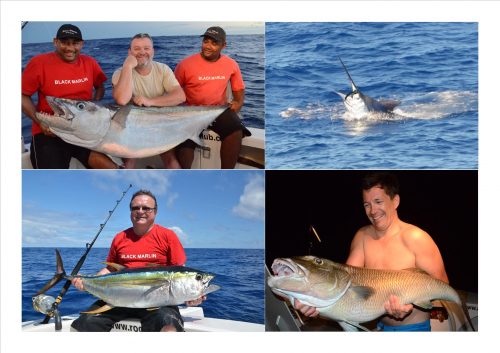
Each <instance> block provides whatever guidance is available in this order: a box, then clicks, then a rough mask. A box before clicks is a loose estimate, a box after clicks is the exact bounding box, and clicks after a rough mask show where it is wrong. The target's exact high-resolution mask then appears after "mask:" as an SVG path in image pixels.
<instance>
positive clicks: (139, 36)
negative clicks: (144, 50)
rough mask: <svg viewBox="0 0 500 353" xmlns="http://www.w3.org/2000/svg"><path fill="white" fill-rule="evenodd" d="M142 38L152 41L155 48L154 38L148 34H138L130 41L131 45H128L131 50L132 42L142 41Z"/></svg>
mask: <svg viewBox="0 0 500 353" xmlns="http://www.w3.org/2000/svg"><path fill="white" fill-rule="evenodd" d="M140 38H148V39H149V40H150V41H151V44H152V45H153V46H154V43H153V38H151V36H150V35H149V34H147V33H137V34H136V35H135V36H133V37H132V39H131V40H130V44H129V45H128V47H129V48H132V41H133V40H134V39H140Z"/></svg>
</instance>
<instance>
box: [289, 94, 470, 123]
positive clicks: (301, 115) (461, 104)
mask: <svg viewBox="0 0 500 353" xmlns="http://www.w3.org/2000/svg"><path fill="white" fill-rule="evenodd" d="M477 106H478V96H477V93H476V92H472V91H443V92H430V93H419V94H414V95H411V96H408V97H405V98H402V99H401V105H399V106H398V107H396V108H395V109H394V112H393V114H392V113H380V112H377V113H369V114H367V115H365V116H362V117H359V116H353V115H351V114H350V113H348V112H346V111H345V109H344V105H343V104H342V103H335V104H333V105H327V104H323V103H309V104H307V105H306V106H305V107H304V108H300V107H289V108H287V109H286V110H283V111H282V112H280V113H279V115H280V117H282V118H284V119H304V120H309V119H324V118H329V119H332V120H334V119H342V120H345V121H348V122H360V121H366V122H372V123H374V122H377V121H401V120H408V119H442V118H446V117H448V116H451V115H454V114H461V113H466V112H471V111H477Z"/></svg>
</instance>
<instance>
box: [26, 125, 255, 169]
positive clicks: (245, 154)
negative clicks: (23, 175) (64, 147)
mask: <svg viewBox="0 0 500 353" xmlns="http://www.w3.org/2000/svg"><path fill="white" fill-rule="evenodd" d="M248 129H249V130H250V132H251V133H252V136H249V137H245V138H244V139H243V143H242V147H241V152H240V158H239V159H238V163H237V164H236V169H263V168H264V165H265V152H264V151H265V130H264V129H257V128H248ZM202 140H203V142H204V144H205V146H204V147H197V148H196V150H195V157H194V160H193V164H192V166H191V168H192V169H220V166H221V164H220V146H221V142H220V138H219V135H217V134H216V133H215V132H213V131H211V130H204V131H203V133H202ZM22 151H23V152H22V168H23V169H33V166H32V165H31V161H30V153H29V148H26V146H24V142H23V143H22ZM118 162H119V161H118ZM136 168H137V169H146V168H147V169H149V168H153V169H161V168H163V164H162V161H161V159H160V157H159V156H153V157H148V158H142V159H138V160H137V162H136ZM70 169H85V167H84V166H83V165H82V164H81V163H80V162H79V161H78V160H76V159H74V158H73V159H71V162H70Z"/></svg>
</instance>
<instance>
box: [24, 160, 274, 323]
mask: <svg viewBox="0 0 500 353" xmlns="http://www.w3.org/2000/svg"><path fill="white" fill-rule="evenodd" d="M22 189H23V199H22V201H23V210H22V233H23V237H22V330H23V332H58V331H80V332H100V331H128V332H139V331H150V332H164V331H177V332H178V331H181V332H182V331H187V332H190V331H191V332H220V331H264V266H262V264H263V263H264V213H265V210H264V207H265V206H264V199H265V187H264V172H263V171H242V172H238V173H235V172H234V171H223V170H216V171H208V170H207V171H186V170H178V171H159V170H137V171H123V170H121V171H90V170H89V171H86V170H75V171H58V170H54V171H36V172H34V171H30V170H25V171H23V174H22Z"/></svg>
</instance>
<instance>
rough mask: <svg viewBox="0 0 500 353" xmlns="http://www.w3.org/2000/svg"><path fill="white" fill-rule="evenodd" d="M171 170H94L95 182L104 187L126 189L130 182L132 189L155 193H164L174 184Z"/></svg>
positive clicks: (117, 189)
mask: <svg viewBox="0 0 500 353" xmlns="http://www.w3.org/2000/svg"><path fill="white" fill-rule="evenodd" d="M171 175H172V174H171V171H166V170H128V171H127V172H126V173H123V172H122V171H121V172H120V171H94V173H93V176H94V178H93V182H94V184H95V185H96V186H97V187H99V188H101V189H103V190H110V188H111V187H113V186H114V187H115V188H116V191H125V189H124V190H121V188H124V187H125V188H126V187H127V186H128V184H132V190H133V191H136V190H139V189H146V190H150V191H151V192H152V193H153V194H155V195H163V194H165V193H166V192H167V190H168V189H169V188H170V186H171V185H172V182H171V181H170V177H171Z"/></svg>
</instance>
